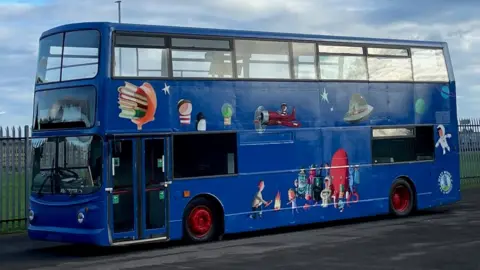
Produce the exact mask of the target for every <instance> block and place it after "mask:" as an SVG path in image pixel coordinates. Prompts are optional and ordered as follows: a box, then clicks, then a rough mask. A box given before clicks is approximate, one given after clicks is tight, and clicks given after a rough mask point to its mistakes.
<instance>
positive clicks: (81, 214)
mask: <svg viewBox="0 0 480 270" xmlns="http://www.w3.org/2000/svg"><path fill="white" fill-rule="evenodd" d="M83 220H85V214H83V213H82V212H80V213H78V214H77V222H78V223H79V224H82V223H83Z"/></svg>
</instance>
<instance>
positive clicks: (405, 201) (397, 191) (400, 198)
mask: <svg viewBox="0 0 480 270" xmlns="http://www.w3.org/2000/svg"><path fill="white" fill-rule="evenodd" d="M414 202H415V197H414V193H413V190H412V187H411V186H410V184H409V183H408V182H407V181H406V180H404V179H398V180H397V181H395V183H394V184H393V186H392V189H391V191H390V211H391V212H392V213H393V214H394V215H395V216H399V217H402V216H408V215H409V214H410V213H411V212H412V209H413V204H414Z"/></svg>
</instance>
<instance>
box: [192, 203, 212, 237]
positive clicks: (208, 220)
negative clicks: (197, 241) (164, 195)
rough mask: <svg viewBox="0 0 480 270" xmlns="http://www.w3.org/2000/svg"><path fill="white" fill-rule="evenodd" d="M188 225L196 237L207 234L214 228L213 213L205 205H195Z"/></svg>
mask: <svg viewBox="0 0 480 270" xmlns="http://www.w3.org/2000/svg"><path fill="white" fill-rule="evenodd" d="M188 226H189V228H190V231H191V232H192V233H193V235H194V236H195V237H198V238H200V237H203V236H205V235H206V234H207V233H208V232H209V231H210V229H211V228H212V213H211V212H210V210H209V209H208V208H206V207H204V206H197V207H195V208H194V209H193V210H192V212H190V215H189V216H188Z"/></svg>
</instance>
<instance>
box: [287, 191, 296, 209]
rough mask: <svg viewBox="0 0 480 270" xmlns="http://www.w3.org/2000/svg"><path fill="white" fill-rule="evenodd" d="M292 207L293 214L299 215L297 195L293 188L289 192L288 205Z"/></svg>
mask: <svg viewBox="0 0 480 270" xmlns="http://www.w3.org/2000/svg"><path fill="white" fill-rule="evenodd" d="M289 204H290V205H292V214H295V212H297V213H298V209H297V195H296V192H295V190H293V188H291V189H289V190H288V203H287V205H289Z"/></svg>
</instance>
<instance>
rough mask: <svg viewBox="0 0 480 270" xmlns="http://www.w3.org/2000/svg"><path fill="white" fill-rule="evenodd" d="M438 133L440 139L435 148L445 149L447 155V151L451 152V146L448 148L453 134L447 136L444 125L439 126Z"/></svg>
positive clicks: (444, 152)
mask: <svg viewBox="0 0 480 270" xmlns="http://www.w3.org/2000/svg"><path fill="white" fill-rule="evenodd" d="M437 132H438V136H439V138H438V141H437V143H436V144H435V147H438V146H439V145H440V146H441V147H442V149H443V154H444V155H445V154H446V153H447V151H446V150H448V151H449V152H450V146H448V142H447V138H448V139H450V138H451V137H452V134H445V127H444V126H443V125H438V127H437Z"/></svg>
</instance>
